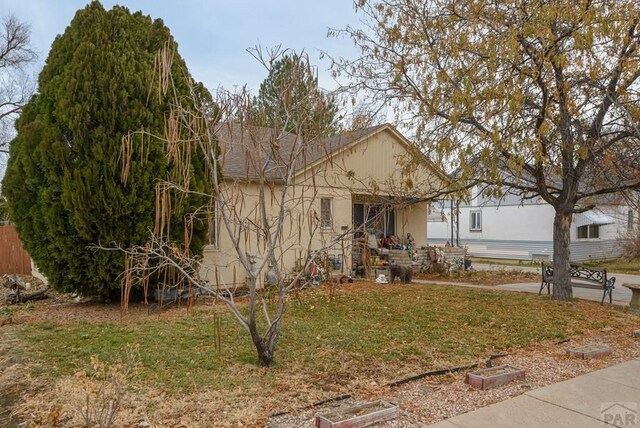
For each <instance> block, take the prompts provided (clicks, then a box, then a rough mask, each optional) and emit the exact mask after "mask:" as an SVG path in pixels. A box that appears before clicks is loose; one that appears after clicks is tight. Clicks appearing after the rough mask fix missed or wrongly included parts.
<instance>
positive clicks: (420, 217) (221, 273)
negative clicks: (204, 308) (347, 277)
mask: <svg viewBox="0 0 640 428" xmlns="http://www.w3.org/2000/svg"><path fill="white" fill-rule="evenodd" d="M217 135H218V142H219V144H220V148H221V152H222V157H221V167H222V175H223V177H224V179H223V182H222V185H221V193H222V194H223V197H221V201H220V202H219V206H218V213H219V215H218V216H217V217H216V221H215V222H214V224H213V225H212V227H211V229H210V235H211V239H210V241H211V245H209V246H207V247H206V248H205V250H204V255H203V263H202V270H201V276H202V277H203V278H204V279H206V280H207V281H209V282H210V283H211V284H212V285H218V286H220V285H222V284H224V285H226V286H234V285H242V284H243V282H244V280H245V277H246V274H245V272H244V269H242V267H241V265H240V263H239V262H238V256H237V251H238V250H239V251H242V252H244V253H246V254H252V255H254V256H255V257H256V258H257V260H258V262H260V260H262V257H263V256H264V251H265V247H266V246H265V242H264V239H263V238H261V237H259V236H258V233H256V231H257V230H259V228H260V227H264V224H265V223H264V222H263V216H264V215H266V216H267V218H268V219H269V225H270V227H272V229H271V231H272V232H273V230H274V226H273V224H277V221H278V218H277V215H278V213H279V207H280V205H281V204H283V205H284V210H283V213H284V216H285V217H284V219H283V221H282V223H281V225H282V226H281V231H282V233H281V234H280V235H279V236H278V251H277V254H276V257H275V260H276V263H277V264H278V266H279V267H280V269H281V271H282V272H284V273H289V272H291V271H292V270H294V269H295V268H296V263H298V266H299V263H300V262H304V260H306V258H307V256H308V254H309V252H310V251H315V250H318V249H323V250H324V251H326V252H327V253H328V254H331V255H333V256H335V257H337V258H339V260H340V261H341V262H342V268H341V270H342V272H343V273H344V274H350V273H351V268H352V260H351V251H352V247H353V237H354V234H355V233H356V232H357V231H362V230H366V231H367V232H368V233H367V235H368V236H370V234H371V233H373V234H375V235H376V236H377V237H383V236H388V235H392V234H395V235H397V236H400V237H406V235H407V233H410V234H411V235H412V236H413V238H414V239H415V241H416V244H417V246H422V245H426V243H427V214H428V210H429V202H428V198H429V195H430V194H432V192H433V190H434V189H436V188H439V187H440V186H441V185H442V180H441V179H440V178H438V177H439V176H438V175H437V173H436V172H435V170H434V168H432V167H431V165H430V163H429V161H428V160H427V159H426V158H425V157H424V156H423V155H422V154H421V153H420V152H419V151H417V150H416V149H415V148H414V146H412V145H411V143H410V142H409V141H408V140H407V139H406V138H405V137H403V136H402V135H401V134H400V133H399V132H398V131H397V130H396V129H395V128H394V127H393V126H391V125H388V124H385V125H379V126H375V127H371V128H367V129H362V130H357V131H350V132H346V133H343V134H340V135H338V136H335V137H331V138H327V139H323V140H318V141H314V142H311V143H308V146H307V147H305V149H304V150H303V151H302V152H296V156H294V157H291V156H290V154H291V151H292V150H293V149H292V148H293V147H294V146H295V145H296V144H298V143H299V142H300V141H301V140H300V138H301V137H299V136H297V135H294V134H287V133H283V132H279V133H276V132H275V131H274V130H270V129H266V128H256V129H253V130H251V131H248V130H242V129H240V128H239V126H237V125H233V124H231V125H230V126H228V127H226V128H222V129H220V131H219V132H218V133H217ZM305 144H306V143H305ZM287 165H291V166H292V168H290V169H287ZM289 173H290V176H289V175H288V174H289ZM287 182H288V183H289V185H288V186H287V185H286V183H287ZM261 189H262V190H263V193H262V195H263V196H264V200H265V204H264V205H265V210H264V211H263V210H262V209H261V204H260V203H259V200H260V197H261ZM283 190H284V193H283ZM223 210H224V213H225V214H226V216H227V222H226V224H225V222H224V221H223V220H222V218H221V217H222V211H223Z"/></svg>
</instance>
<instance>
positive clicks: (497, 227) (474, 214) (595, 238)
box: [428, 189, 637, 261]
mask: <svg viewBox="0 0 640 428" xmlns="http://www.w3.org/2000/svg"><path fill="white" fill-rule="evenodd" d="M452 218H453V221H452ZM553 218H554V209H553V207H552V206H551V205H549V204H547V203H546V202H544V201H543V200H542V199H541V198H534V199H530V200H524V201H523V200H521V198H520V197H519V196H516V195H506V196H505V197H504V198H502V199H501V200H500V201H497V200H495V199H492V198H487V197H485V196H484V195H481V194H478V191H477V189H474V193H473V197H472V199H471V203H470V204H461V205H460V206H459V210H457V207H456V203H455V202H451V201H448V200H446V201H438V202H435V203H433V204H432V205H431V211H430V214H429V217H428V230H429V244H430V245H445V244H446V243H447V241H449V242H451V243H452V244H453V245H459V246H464V247H467V249H468V253H469V254H470V255H472V256H476V257H486V258H505V259H516V260H551V259H553ZM636 221H637V219H635V211H634V210H632V209H630V208H629V206H628V205H625V204H622V203H618V201H616V200H615V199H614V198H611V199H609V200H608V201H603V203H602V204H600V205H598V207H597V208H596V209H594V210H591V211H587V212H585V213H582V214H575V215H574V217H573V222H572V225H571V244H570V251H571V260H572V261H585V260H591V259H596V260H597V259H609V258H615V257H618V256H620V255H621V254H622V252H623V245H622V244H621V237H624V236H628V235H629V232H630V231H631V230H632V229H633V227H634V225H635V224H636Z"/></svg>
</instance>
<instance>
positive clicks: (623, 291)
mask: <svg viewBox="0 0 640 428" xmlns="http://www.w3.org/2000/svg"><path fill="white" fill-rule="evenodd" d="M473 268H474V269H476V270H515V271H523V272H534V273H540V268H535V267H529V266H510V265H488V264H477V266H476V265H474V266H473ZM608 276H609V277H616V282H615V288H614V289H613V304H614V305H620V306H629V301H630V300H631V290H629V289H628V288H627V287H623V286H622V284H624V283H626V282H631V283H636V284H640V275H631V274H626V273H616V272H609V273H608ZM414 282H420V283H429V282H431V283H437V284H447V285H457V286H463V287H472V288H486V289H491V290H510V291H523V292H527V293H536V294H537V293H538V292H539V291H540V281H536V282H526V283H517V284H501V285H474V284H462V283H455V282H448V281H428V280H414ZM543 293H545V294H546V293H547V290H546V289H545V290H543ZM573 297H575V298H578V299H585V300H593V301H596V302H600V301H601V300H602V290H598V289H593V288H580V287H573ZM605 304H609V297H607V298H606V300H605Z"/></svg>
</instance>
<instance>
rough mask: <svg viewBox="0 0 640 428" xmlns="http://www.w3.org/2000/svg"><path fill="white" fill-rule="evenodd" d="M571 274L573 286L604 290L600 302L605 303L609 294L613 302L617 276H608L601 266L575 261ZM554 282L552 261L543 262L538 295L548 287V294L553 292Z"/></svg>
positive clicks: (571, 266)
mask: <svg viewBox="0 0 640 428" xmlns="http://www.w3.org/2000/svg"><path fill="white" fill-rule="evenodd" d="M570 269H571V270H570V275H571V278H572V279H576V281H571V286H572V287H577V288H593V289H601V290H603V294H602V300H601V301H600V304H601V305H602V304H604V299H605V297H607V294H608V295H609V303H612V302H613V296H612V292H613V289H614V288H615V285H614V284H615V282H616V278H615V277H611V278H607V270H606V269H604V268H603V269H600V268H591V267H588V266H584V265H579V264H575V263H571V264H570ZM552 284H553V264H552V263H551V262H542V283H541V284H540V291H539V292H538V295H540V294H542V290H543V289H544V288H545V287H547V294H551V285H552Z"/></svg>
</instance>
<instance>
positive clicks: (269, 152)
mask: <svg viewBox="0 0 640 428" xmlns="http://www.w3.org/2000/svg"><path fill="white" fill-rule="evenodd" d="M383 129H392V130H393V132H394V133H395V134H396V135H397V136H399V137H400V139H401V140H402V141H403V143H405V144H408V142H406V140H405V139H404V137H402V136H401V134H400V133H398V132H397V131H395V128H393V127H392V126H391V125H389V124H384V125H378V126H373V127H370V128H364V129H358V130H354V131H348V132H343V133H342V134H339V135H336V136H333V137H329V138H324V139H320V140H317V141H313V142H311V143H309V144H308V146H307V147H305V148H304V150H303V151H302V153H301V155H300V156H298V157H297V158H296V159H290V158H291V155H292V151H293V150H294V145H295V144H296V143H298V142H300V139H302V137H301V136H299V135H296V134H292V133H288V132H284V131H279V130H275V129H271V128H262V127H250V128H246V127H245V128H243V127H241V126H240V125H239V124H237V123H223V124H221V126H219V127H218V129H217V130H216V136H217V138H218V142H219V144H220V149H221V152H222V154H221V164H222V175H223V177H224V178H225V179H231V180H247V181H253V180H255V179H257V178H258V173H257V171H264V178H265V180H267V181H273V182H278V181H283V178H284V177H283V174H284V173H285V170H286V165H288V164H290V162H295V164H294V166H295V173H299V172H302V171H304V170H306V169H307V168H308V167H311V166H314V165H317V164H319V163H322V162H324V161H326V160H327V159H329V158H330V157H331V156H333V155H335V154H337V153H338V152H340V151H341V150H343V149H346V148H347V147H350V146H352V145H353V144H357V143H358V142H359V141H362V140H363V139H365V138H369V137H371V136H373V135H375V134H377V133H378V132H380V131H381V130H383ZM258 162H261V163H262V165H261V166H260V167H259V168H257V166H258V165H257V163H258Z"/></svg>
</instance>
